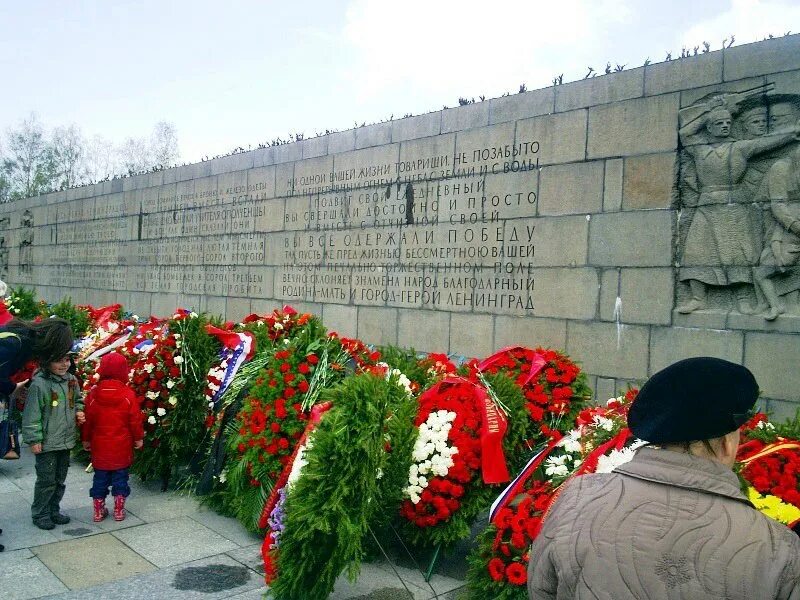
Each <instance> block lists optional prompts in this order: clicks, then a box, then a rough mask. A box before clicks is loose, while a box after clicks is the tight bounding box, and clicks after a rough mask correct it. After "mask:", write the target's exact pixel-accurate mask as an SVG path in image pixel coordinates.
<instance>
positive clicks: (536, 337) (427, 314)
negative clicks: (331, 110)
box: [0, 36, 800, 415]
mask: <svg viewBox="0 0 800 600" xmlns="http://www.w3.org/2000/svg"><path fill="white" fill-rule="evenodd" d="M798 123H800V36H787V37H784V38H781V39H776V40H768V41H764V42H760V43H756V44H751V45H747V46H741V47H733V48H730V49H727V50H724V51H718V52H711V53H707V54H701V55H699V56H695V57H690V58H685V59H680V60H673V61H669V62H664V63H659V64H653V65H648V66H646V67H641V68H638V69H630V70H626V71H622V72H619V73H613V74H610V75H606V76H602V77H596V78H591V79H586V80H583V81H578V82H574V83H568V84H564V85H557V86H554V87H549V88H545V89H540V90H534V91H530V92H525V93H521V94H515V95H511V96H504V97H501V98H495V99H492V100H486V101H484V102H480V103H476V104H470V105H467V106H462V107H457V108H452V109H445V110H442V111H438V112H433V113H429V114H425V115H420V116H415V117H408V118H405V119H401V120H395V121H390V122H385V123H380V124H375V125H370V126H366V127H360V128H356V129H352V130H348V131H343V132H337V133H333V134H329V135H325V136H321V137H316V138H312V139H305V140H302V141H299V142H295V143H292V144H286V145H281V146H275V147H268V148H263V149H259V150H255V151H251V152H246V153H241V154H235V155H232V156H227V157H223V158H220V159H215V160H212V161H206V162H202V163H198V164H192V165H187V166H183V167H178V168H173V169H168V170H165V171H161V172H157V173H152V174H147V175H140V176H135V177H130V178H124V179H116V180H112V181H106V182H103V183H98V184H95V185H91V186H84V187H80V188H75V189H70V190H67V191H64V192H55V193H51V194H47V195H44V196H40V197H36V198H30V199H27V200H23V201H17V202H14V203H9V204H6V205H0V270H2V278H3V279H4V280H6V281H8V282H9V283H10V284H12V285H19V284H23V285H26V286H35V287H36V288H37V290H38V292H39V294H40V295H41V296H43V297H45V298H47V299H48V300H51V301H56V300H58V299H60V298H62V297H64V296H71V297H72V298H73V300H75V301H76V302H81V303H83V302H90V303H93V304H102V303H111V302H117V301H119V302H122V303H123V304H124V305H125V306H127V307H130V308H131V309H132V310H134V311H138V312H139V313H140V314H150V313H153V314H160V315H163V314H167V313H169V312H170V311H171V310H173V309H174V308H175V307H176V306H185V307H192V308H194V309H196V310H205V311H209V312H212V313H218V314H222V315H225V316H226V317H227V318H230V319H238V318H241V317H243V316H244V315H246V314H248V313H250V312H264V311H269V310H272V308H274V307H276V306H280V305H282V304H284V303H289V304H292V305H294V306H296V307H298V308H300V309H304V310H309V311H313V312H315V313H317V314H319V315H321V316H322V318H323V320H324V322H325V324H326V325H327V326H328V327H329V328H331V329H335V330H337V331H339V332H340V333H341V334H342V335H351V336H358V337H359V338H361V339H363V340H364V341H366V342H371V343H383V344H385V343H392V344H400V345H403V346H413V347H415V348H417V349H418V350H430V351H449V352H451V353H456V354H461V355H466V356H485V355H487V354H489V353H490V352H492V351H493V350H495V349H497V348H500V347H502V346H505V345H509V344H526V345H531V344H534V345H546V346H553V347H558V348H562V349H566V351H567V352H568V353H569V354H570V355H572V356H573V357H574V358H575V359H577V360H578V361H581V362H582V363H583V365H584V368H585V369H586V370H587V372H588V373H590V374H591V377H592V382H593V385H594V387H595V389H596V390H597V394H598V396H599V397H600V398H607V397H610V396H612V395H614V394H615V393H617V392H619V391H620V390H622V389H624V387H625V386H626V385H627V384H628V382H631V381H641V380H643V379H645V378H646V377H647V376H648V375H650V374H652V373H653V372H654V371H656V370H658V369H660V368H661V367H663V366H665V365H667V364H669V363H670V362H672V361H674V360H676V359H679V358H682V357H686V356H691V355H698V354H710V355H716V356H720V357H723V358H727V359H730V360H734V361H738V362H743V363H744V364H745V365H747V366H748V367H750V368H751V369H752V370H753V371H754V372H755V373H756V375H757V376H758V378H759V381H760V382H761V384H762V386H763V396H764V399H765V405H766V406H767V407H768V408H770V409H771V410H773V411H774V412H775V413H776V414H778V415H785V414H788V413H793V412H794V410H795V408H796V407H797V406H800V366H799V365H800V302H798V295H800V292H799V291H798V290H800V275H798V264H797V260H798V257H799V256H800V235H799V234H800V209H798V205H797V204H796V202H797V201H798V200H800V150H798V147H799V146H800V144H798V139H800V137H798V132H800V128H798Z"/></svg>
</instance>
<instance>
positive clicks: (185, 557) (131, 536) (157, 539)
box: [112, 498, 238, 568]
mask: <svg viewBox="0 0 800 600" xmlns="http://www.w3.org/2000/svg"><path fill="white" fill-rule="evenodd" d="M164 501H165V502H167V499H166V498H165V500H164ZM112 535H114V536H116V537H117V538H118V539H119V540H121V541H122V542H124V543H125V544H127V545H128V546H129V547H130V548H131V549H133V550H134V551H135V552H138V553H139V554H141V555H142V556H143V557H144V558H146V559H147V560H149V561H150V562H151V563H153V564H154V565H156V566H157V567H161V568H163V567H170V566H173V565H177V564H180V563H183V562H187V561H190V560H196V559H200V558H205V557H207V556H214V555H215V554H220V553H222V552H227V551H228V550H233V549H235V548H238V546H237V544H235V543H234V542H231V541H230V540H227V539H225V538H224V537H222V536H221V535H219V534H218V533H216V532H214V531H212V530H211V529H209V528H208V527H205V526H203V525H201V524H200V523H198V522H196V521H193V520H192V519H190V518H189V517H179V518H177V519H172V520H168V521H160V522H157V523H148V524H147V525H140V526H138V527H132V528H130V529H121V530H119V531H115V532H114V533H113V534H112Z"/></svg>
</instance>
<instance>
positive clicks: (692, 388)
mask: <svg viewBox="0 0 800 600" xmlns="http://www.w3.org/2000/svg"><path fill="white" fill-rule="evenodd" d="M757 398H758V384H757V383H756V378H755V377H753V374H752V373H751V372H750V371H749V370H747V369H746V368H745V367H743V366H742V365H737V364H736V363H732V362H728V361H727V360H722V359H721V358H711V357H708V356H702V357H699V358H687V359H686V360H681V361H679V362H676V363H675V364H672V365H670V366H668V367H667V368H666V369H664V370H662V371H659V372H658V373H656V374H655V375H653V376H652V377H651V378H650V379H648V380H647V383H645V384H644V385H643V386H642V389H641V390H640V391H639V394H638V395H637V396H636V398H635V399H634V401H633V404H632V405H631V408H630V411H629V412H628V427H629V428H630V430H631V431H632V432H633V434H634V435H635V436H636V437H638V438H640V439H642V440H645V441H648V442H652V443H656V444H664V443H677V442H693V441H697V440H708V439H712V438H717V437H721V436H723V435H725V434H726V433H730V432H731V431H734V430H736V429H738V428H739V427H741V426H742V425H743V424H744V423H745V422H746V421H747V419H748V418H750V416H751V414H752V408H753V405H754V404H755V402H756V399H757Z"/></svg>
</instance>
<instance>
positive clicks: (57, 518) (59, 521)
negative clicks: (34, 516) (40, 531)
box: [50, 513, 72, 525]
mask: <svg viewBox="0 0 800 600" xmlns="http://www.w3.org/2000/svg"><path fill="white" fill-rule="evenodd" d="M50 520H51V521H53V523H55V524H56V525H66V524H67V523H69V522H70V521H71V520H72V519H70V518H69V517H68V516H67V515H62V514H61V513H54V514H52V515H50Z"/></svg>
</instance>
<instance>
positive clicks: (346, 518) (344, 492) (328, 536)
mask: <svg viewBox="0 0 800 600" xmlns="http://www.w3.org/2000/svg"><path fill="white" fill-rule="evenodd" d="M321 400H322V401H324V402H330V403H331V404H332V408H331V409H330V410H329V411H328V412H327V413H326V414H325V415H324V416H323V417H322V420H321V422H320V424H319V425H318V426H317V428H316V430H315V431H314V432H313V433H312V434H311V440H312V444H310V446H309V447H308V448H307V449H306V451H305V452H304V456H303V460H304V461H305V465H304V466H303V468H302V474H301V475H300V477H299V479H298V480H297V481H296V483H295V484H294V485H293V486H292V487H291V488H290V489H289V490H288V493H287V495H286V499H285V503H284V505H283V509H282V510H283V513H284V514H283V516H282V532H281V534H280V544H279V547H278V549H277V560H276V561H275V563H274V565H275V568H276V572H275V578H274V580H273V582H272V585H271V587H270V592H271V593H272V594H273V595H274V596H275V598H278V599H290V598H291V599H292V600H306V599H307V600H311V599H318V598H325V597H327V596H328V595H329V594H330V593H331V591H332V590H333V587H334V584H335V582H336V579H337V578H338V577H339V575H340V574H341V573H342V572H343V571H345V570H346V572H347V574H348V575H349V576H350V577H351V578H354V577H355V576H356V575H357V573H358V568H359V565H360V562H361V560H362V558H363V555H364V552H365V543H366V539H367V538H368V536H370V532H371V531H372V529H371V524H372V523H374V522H375V520H376V518H377V519H380V518H381V515H385V514H386V513H387V512H388V511H389V510H390V507H391V504H392V503H393V502H395V501H399V497H398V496H397V494H396V490H394V491H392V488H393V487H394V486H395V485H399V483H400V481H401V480H402V478H404V477H405V476H406V474H407V472H408V465H409V463H410V456H411V449H412V445H413V443H414V441H413V436H414V431H413V427H410V424H411V420H412V418H413V414H414V411H415V406H414V401H413V399H412V398H411V397H410V396H409V395H408V393H407V390H406V389H405V387H404V386H402V385H401V384H399V381H398V380H397V378H396V377H394V376H390V377H389V379H387V378H386V377H385V376H379V375H377V374H373V373H362V374H360V375H355V376H353V377H348V378H346V379H345V380H344V381H343V382H342V383H341V384H340V385H338V386H336V387H335V388H330V389H328V390H325V391H323V393H322V397H321Z"/></svg>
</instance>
